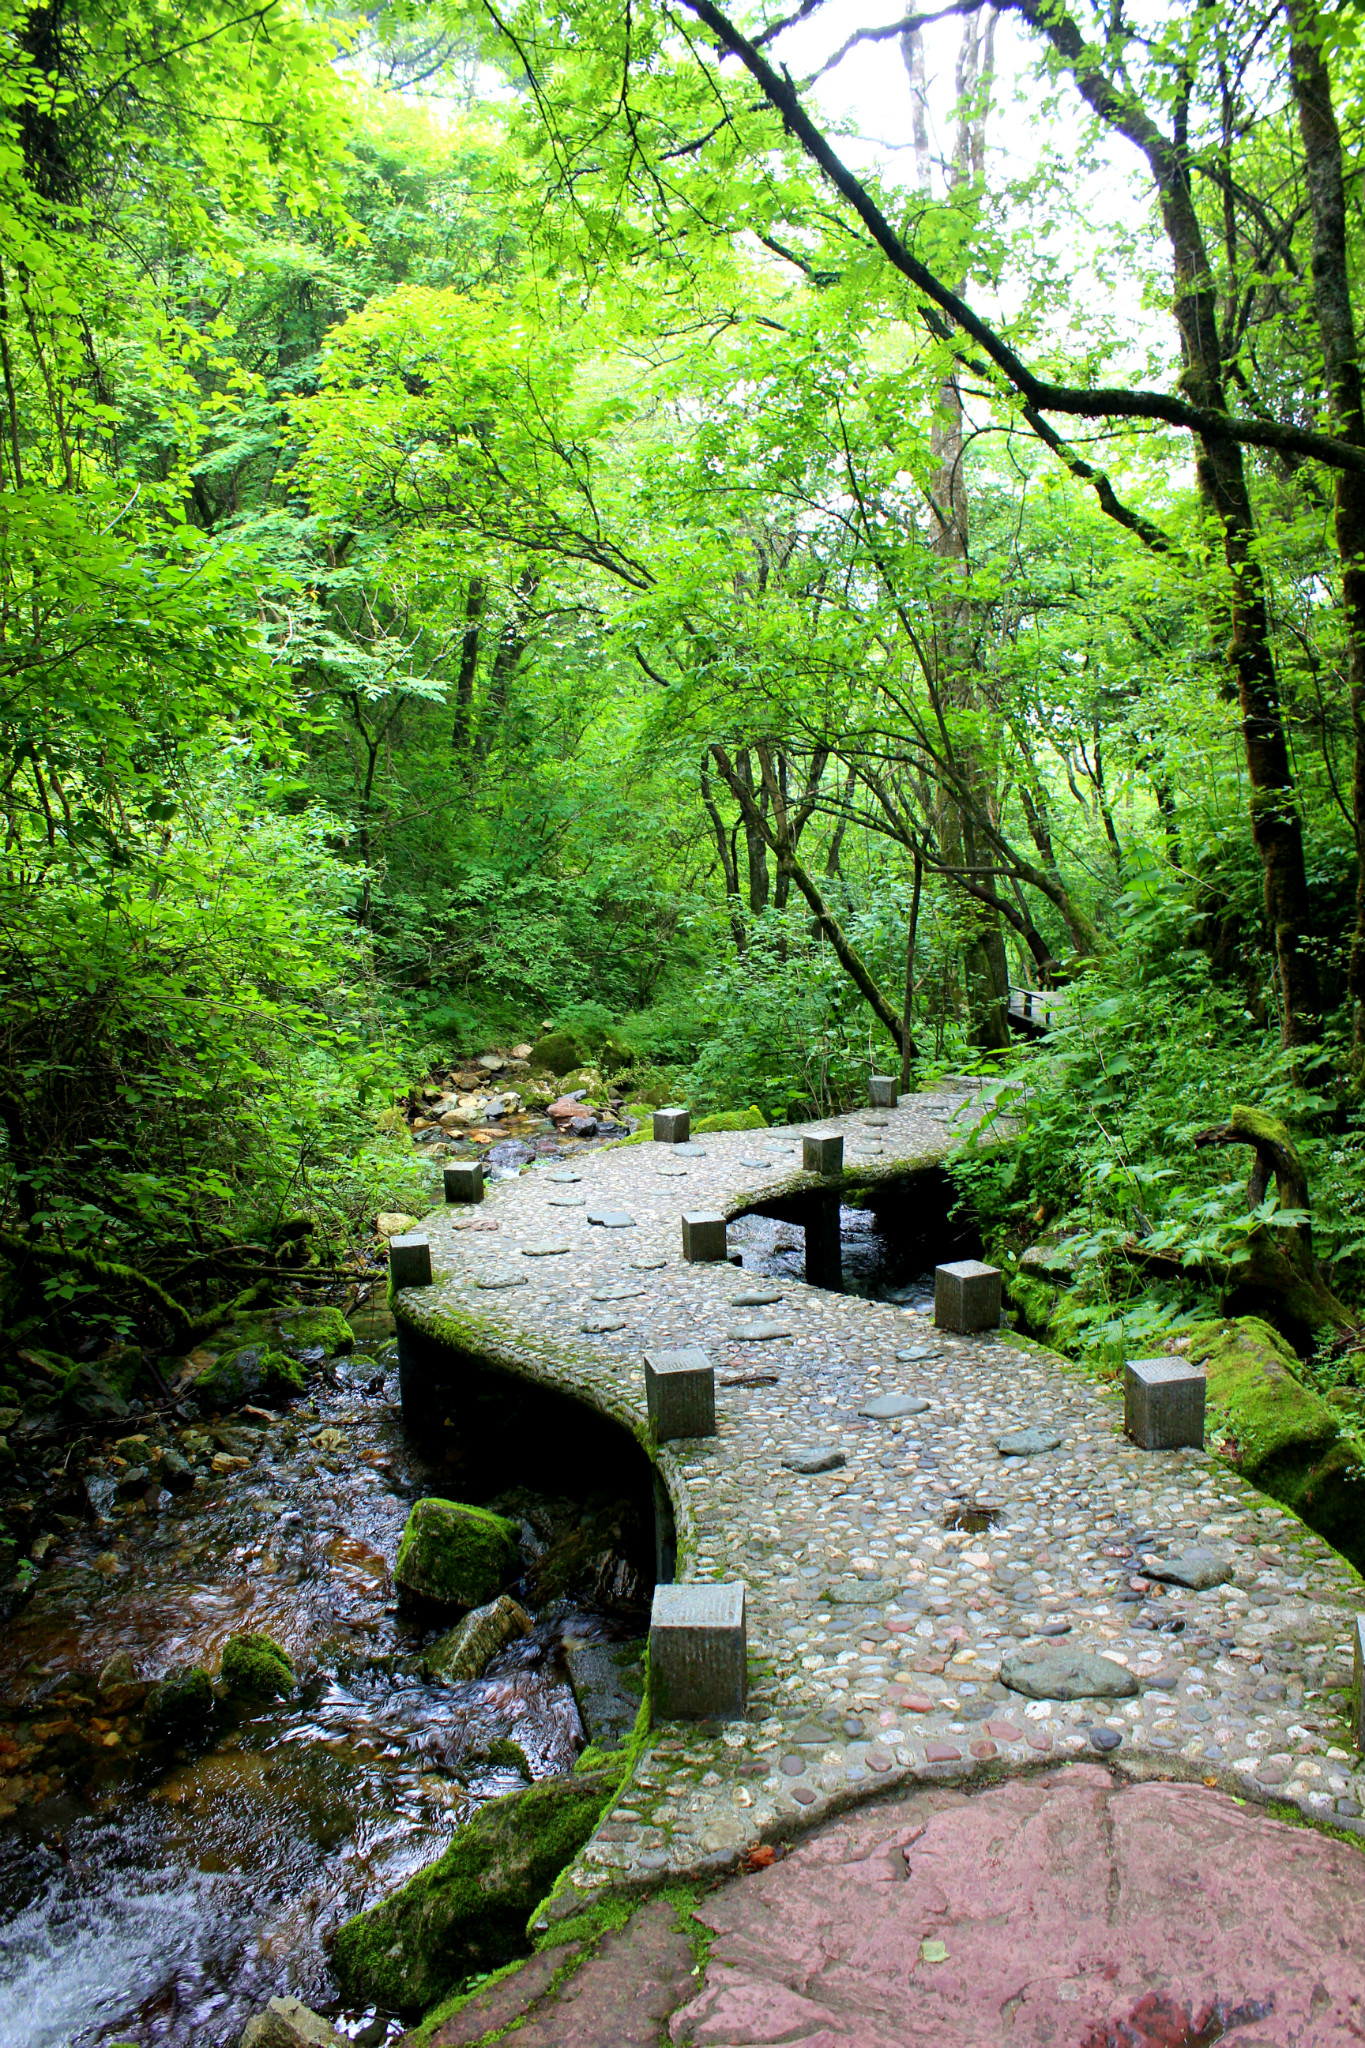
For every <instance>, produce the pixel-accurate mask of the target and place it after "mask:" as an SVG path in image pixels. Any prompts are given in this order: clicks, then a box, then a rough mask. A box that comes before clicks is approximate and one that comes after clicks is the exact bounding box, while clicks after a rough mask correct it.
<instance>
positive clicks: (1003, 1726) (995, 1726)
mask: <svg viewBox="0 0 1365 2048" xmlns="http://www.w3.org/2000/svg"><path fill="white" fill-rule="evenodd" d="M986 1733H987V1734H988V1735H993V1736H994V1737H995V1739H996V1741H997V1742H1022V1741H1023V1739H1024V1732H1023V1730H1022V1729H1021V1728H1016V1727H1015V1725H1014V1723H1013V1722H1012V1721H988V1722H987V1723H986Z"/></svg>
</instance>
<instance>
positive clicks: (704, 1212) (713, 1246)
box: [682, 1209, 727, 1265]
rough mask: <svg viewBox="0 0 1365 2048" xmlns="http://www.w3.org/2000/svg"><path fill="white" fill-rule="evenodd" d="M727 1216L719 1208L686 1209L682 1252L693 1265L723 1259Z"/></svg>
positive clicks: (683, 1220)
mask: <svg viewBox="0 0 1365 2048" xmlns="http://www.w3.org/2000/svg"><path fill="white" fill-rule="evenodd" d="M726 1249H727V1247H726V1243H725V1218H724V1217H723V1216H722V1215H721V1213H720V1211H719V1210H718V1209H686V1210H684V1211H683V1219H682V1254H683V1257H684V1258H685V1259H687V1260H688V1261H689V1262H690V1263H691V1264H692V1265H701V1264H704V1263H709V1262H710V1261H712V1260H715V1259H723V1258H724V1257H725V1254H726Z"/></svg>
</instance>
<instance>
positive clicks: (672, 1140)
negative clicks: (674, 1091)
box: [654, 1106, 692, 1145]
mask: <svg viewBox="0 0 1365 2048" xmlns="http://www.w3.org/2000/svg"><path fill="white" fill-rule="evenodd" d="M691 1135H692V1115H691V1112H690V1110H686V1109H679V1108H677V1107H676V1106H675V1107H674V1108H672V1109H656V1110H655V1112H654V1142H655V1144H656V1145H685V1144H686V1143H687V1141H688V1139H689V1138H690V1137H691Z"/></svg>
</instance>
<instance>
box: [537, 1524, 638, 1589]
mask: <svg viewBox="0 0 1365 2048" xmlns="http://www.w3.org/2000/svg"><path fill="white" fill-rule="evenodd" d="M644 1547H645V1545H644V1539H643V1535H642V1532H641V1529H640V1526H639V1517H638V1516H637V1514H636V1511H635V1509H634V1508H633V1507H632V1506H631V1504H630V1503H629V1502H628V1501H603V1502H595V1503H592V1504H590V1505H589V1506H587V1507H576V1508H575V1509H574V1511H573V1519H572V1520H571V1521H570V1523H569V1525H568V1526H567V1527H561V1528H559V1529H558V1530H557V1531H556V1534H555V1539H554V1541H553V1542H552V1543H551V1544H550V1545H549V1547H548V1549H547V1550H546V1551H545V1553H544V1555H543V1556H542V1557H540V1558H539V1559H537V1560H536V1562H535V1563H534V1564H533V1566H532V1568H531V1574H530V1576H531V1579H532V1582H533V1584H534V1586H535V1589H536V1599H537V1601H538V1602H547V1603H548V1602H549V1601H552V1600H560V1599H565V1598H570V1597H572V1598H576V1599H584V1600H592V1601H595V1602H597V1604H598V1605H599V1606H603V1607H625V1608H633V1607H637V1606H639V1605H640V1604H641V1603H642V1602H643V1600H644V1597H645V1590H644V1583H643V1580H642V1578H641V1575H640V1571H639V1568H638V1567H637V1565H636V1564H635V1562H634V1559H635V1557H636V1556H638V1555H640V1554H641V1553H642V1551H643V1549H644Z"/></svg>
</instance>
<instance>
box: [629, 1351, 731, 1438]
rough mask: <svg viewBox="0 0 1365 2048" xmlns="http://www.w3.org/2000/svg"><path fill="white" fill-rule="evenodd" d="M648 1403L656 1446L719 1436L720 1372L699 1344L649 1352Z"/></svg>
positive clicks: (646, 1357) (646, 1374) (646, 1383)
mask: <svg viewBox="0 0 1365 2048" xmlns="http://www.w3.org/2000/svg"><path fill="white" fill-rule="evenodd" d="M645 1400H646V1402H647V1403H648V1406H649V1422H650V1427H651V1428H652V1430H653V1431H654V1441H655V1442H656V1443H660V1444H664V1443H670V1442H671V1441H672V1440H673V1438H674V1437H679V1436H714V1435H715V1433H716V1372H715V1367H714V1366H713V1365H712V1363H711V1361H710V1359H709V1358H708V1357H707V1355H706V1353H705V1352H704V1351H703V1350H702V1349H701V1348H700V1346H699V1345H696V1344H691V1345H689V1346H688V1348H687V1349H686V1350H685V1351H646V1353H645Z"/></svg>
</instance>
